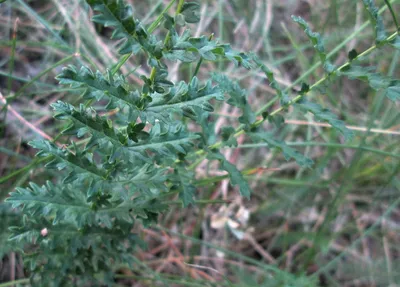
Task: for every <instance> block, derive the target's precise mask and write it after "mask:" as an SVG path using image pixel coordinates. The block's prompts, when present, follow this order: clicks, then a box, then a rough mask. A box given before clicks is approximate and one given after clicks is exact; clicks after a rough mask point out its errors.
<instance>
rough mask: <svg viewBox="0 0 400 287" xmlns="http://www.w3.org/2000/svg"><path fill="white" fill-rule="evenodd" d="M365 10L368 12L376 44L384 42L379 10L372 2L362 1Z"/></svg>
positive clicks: (383, 27) (384, 35)
mask: <svg viewBox="0 0 400 287" xmlns="http://www.w3.org/2000/svg"><path fill="white" fill-rule="evenodd" d="M363 4H364V7H365V9H366V10H367V12H368V15H369V18H370V21H371V24H372V26H373V27H374V30H375V40H376V43H377V44H380V43H382V42H384V41H386V32H385V26H384V24H383V18H382V16H381V15H379V9H378V7H376V5H375V1H374V0H363Z"/></svg>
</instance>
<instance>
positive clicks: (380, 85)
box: [341, 66, 399, 101]
mask: <svg viewBox="0 0 400 287" xmlns="http://www.w3.org/2000/svg"><path fill="white" fill-rule="evenodd" d="M373 71H374V68H372V67H368V68H367V67H361V66H351V67H348V68H347V69H346V70H344V71H342V72H341V74H342V75H345V76H347V77H349V78H350V79H358V80H360V81H364V82H367V83H368V84H369V86H370V87H371V88H373V89H374V90H376V91H379V90H385V92H386V96H387V97H388V98H389V99H390V100H392V101H396V100H398V98H397V96H396V90H397V87H398V85H399V84H398V81H393V80H392V79H391V78H388V77H386V76H384V75H381V74H379V73H375V72H373Z"/></svg>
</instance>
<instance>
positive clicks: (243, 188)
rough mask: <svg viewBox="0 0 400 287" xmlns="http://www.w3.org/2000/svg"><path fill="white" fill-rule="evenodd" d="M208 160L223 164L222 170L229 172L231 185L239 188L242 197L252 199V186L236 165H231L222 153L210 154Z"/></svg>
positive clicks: (214, 152) (213, 152) (212, 152)
mask: <svg viewBox="0 0 400 287" xmlns="http://www.w3.org/2000/svg"><path fill="white" fill-rule="evenodd" d="M207 158H208V159H210V160H218V161H219V162H220V163H221V168H222V169H223V170H225V171H227V172H228V174H229V178H230V182H231V184H232V185H233V186H236V185H238V186H239V192H240V195H241V196H244V197H246V198H247V199H250V194H251V189H250V186H249V184H248V183H247V181H246V179H245V178H244V177H243V175H242V173H241V172H240V170H238V169H237V167H236V166H235V165H234V164H231V163H230V162H229V161H228V160H227V159H226V158H225V157H224V156H223V155H222V154H221V153H219V152H216V151H211V152H209V153H208V154H207Z"/></svg>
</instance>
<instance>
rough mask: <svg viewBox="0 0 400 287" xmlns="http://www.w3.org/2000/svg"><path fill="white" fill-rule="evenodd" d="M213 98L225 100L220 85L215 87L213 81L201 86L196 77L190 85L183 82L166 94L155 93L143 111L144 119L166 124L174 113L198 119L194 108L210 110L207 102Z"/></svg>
mask: <svg viewBox="0 0 400 287" xmlns="http://www.w3.org/2000/svg"><path fill="white" fill-rule="evenodd" d="M212 99H216V100H218V101H223V100H224V95H223V93H222V92H221V90H220V89H219V88H218V87H213V86H212V84H211V81H208V82H207V83H206V84H205V85H204V86H202V87H200V86H199V80H198V79H197V77H194V78H193V79H192V80H191V81H190V83H189V85H187V84H186V83H184V82H181V83H180V84H179V85H177V86H176V87H174V88H171V90H170V91H169V92H168V93H167V94H164V95H158V94H155V95H154V96H153V101H152V102H151V103H150V104H149V105H148V107H147V108H146V109H145V110H144V111H142V112H141V118H142V120H143V121H149V122H151V123H152V124H154V123H155V120H160V121H161V122H163V123H164V124H166V123H168V122H170V121H171V117H172V116H173V113H174V112H176V113H180V114H183V115H184V116H186V117H190V118H194V119H196V118H197V117H198V114H197V113H196V111H195V109H194V108H200V110H209V105H207V103H208V102H209V101H211V100H212Z"/></svg>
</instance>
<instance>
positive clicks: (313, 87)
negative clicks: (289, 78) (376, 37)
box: [196, 31, 399, 155]
mask: <svg viewBox="0 0 400 287" xmlns="http://www.w3.org/2000/svg"><path fill="white" fill-rule="evenodd" d="M398 34H399V32H398V31H396V32H395V33H393V34H392V35H390V36H389V37H387V38H386V41H385V42H386V43H389V42H391V41H392V40H393V39H395V38H396V37H397V35H398ZM377 48H378V47H377V45H374V46H372V47H370V48H369V49H367V50H365V51H364V52H362V53H361V54H359V55H358V56H357V57H356V58H355V59H353V61H354V60H357V59H360V58H361V57H365V56H367V55H369V54H371V53H372V52H373V51H375V50H376V49H377ZM349 65H350V61H347V62H346V63H344V64H343V65H342V66H340V67H339V68H338V69H337V70H336V71H335V72H336V73H337V72H341V71H343V70H344V69H345V68H347V67H348V66H349ZM330 76H331V75H325V76H324V77H323V78H321V79H320V80H319V81H317V82H316V83H314V84H313V85H312V86H311V87H310V91H312V90H314V89H316V88H317V87H318V86H320V85H321V84H322V83H324V82H325V81H326V80H327V79H329V77H330ZM308 93H309V92H308ZM308 93H305V94H303V95H298V96H296V97H295V98H293V99H292V100H291V101H289V103H288V104H287V106H290V105H293V104H295V103H297V102H298V101H300V100H301V99H302V98H303V97H304V96H306V95H307V94H308ZM278 99H279V98H278ZM287 106H286V108H287ZM263 108H264V107H263ZM284 109H285V108H284V107H280V108H278V109H276V110H274V111H273V112H272V113H271V114H270V116H274V115H276V114H278V113H280V112H281V111H283V110H284ZM263 111H264V110H262V112H263ZM260 112H261V110H260V111H258V112H257V114H259V113H260ZM264 121H265V119H260V120H258V121H256V122H255V123H254V124H253V127H258V126H260V125H261V124H262V123H263V122H264ZM243 128H244V127H243V126H240V127H239V128H238V129H237V130H236V133H235V134H234V136H235V137H238V136H240V135H242V134H244V133H245V131H244V129H243ZM221 145H222V142H221V141H220V142H217V143H215V144H213V145H211V146H209V147H208V148H209V149H217V148H220V147H221ZM204 153H205V151H204V150H199V151H197V152H196V154H197V155H202V154H204Z"/></svg>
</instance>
